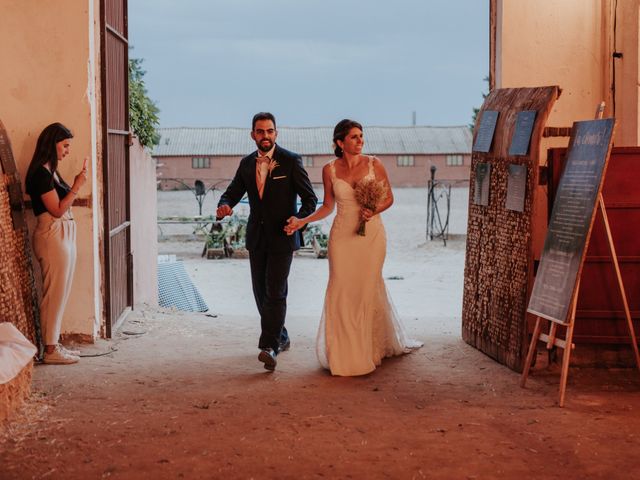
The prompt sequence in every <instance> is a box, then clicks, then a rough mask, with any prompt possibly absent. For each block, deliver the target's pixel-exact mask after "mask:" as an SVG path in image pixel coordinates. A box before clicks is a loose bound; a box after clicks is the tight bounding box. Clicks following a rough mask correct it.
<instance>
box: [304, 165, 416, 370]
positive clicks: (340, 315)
mask: <svg viewBox="0 0 640 480" xmlns="http://www.w3.org/2000/svg"><path fill="white" fill-rule="evenodd" d="M334 161H335V160H334ZM329 168H330V171H331V180H332V184H333V193H334V196H335V199H336V205H337V213H336V217H335V219H334V221H333V225H332V226H331V233H330V235H329V283H328V285H327V292H326V297H325V302H324V309H323V313H322V319H321V321H320V328H319V330H318V338H317V342H316V350H317V354H318V359H319V360H320V364H321V365H322V366H323V367H325V368H327V369H329V370H331V373H332V374H333V375H341V376H352V375H364V374H367V373H370V372H372V371H373V370H375V368H376V366H378V365H380V363H381V361H382V359H383V358H384V357H390V356H393V355H401V354H403V353H408V352H410V351H411V349H414V348H419V347H421V346H422V343H421V342H418V341H416V340H411V339H409V338H407V334H406V332H405V330H404V327H403V326H402V323H401V322H400V319H399V318H398V315H397V313H396V311H395V309H394V308H393V305H392V304H391V301H390V300H389V296H388V293H387V289H386V286H385V284H384V280H383V278H382V265H383V264H384V259H385V255H386V248H387V238H386V233H385V230H384V226H383V224H382V221H381V219H380V216H379V215H375V216H374V217H373V218H372V219H371V220H370V221H369V222H367V226H366V235H365V236H364V237H363V236H360V235H358V234H357V233H356V230H357V229H358V224H359V221H360V206H359V205H358V202H357V201H356V198H355V191H354V189H353V188H352V187H351V185H350V184H349V183H347V182H346V181H344V180H342V179H340V178H338V177H336V171H335V165H334V162H331V164H330V167H329ZM369 176H375V172H374V169H373V157H371V158H370V159H369V172H368V174H367V177H369Z"/></svg>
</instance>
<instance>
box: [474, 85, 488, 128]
mask: <svg viewBox="0 0 640 480" xmlns="http://www.w3.org/2000/svg"><path fill="white" fill-rule="evenodd" d="M483 80H484V81H485V82H487V90H488V89H489V88H488V87H489V77H488V76H487V77H484V78H483ZM487 95H489V92H486V93H483V94H482V100H484V99H485V98H487ZM478 113H480V109H479V108H474V109H473V117H471V123H470V124H469V128H470V129H471V130H473V128H474V127H475V126H476V120H477V119H478Z"/></svg>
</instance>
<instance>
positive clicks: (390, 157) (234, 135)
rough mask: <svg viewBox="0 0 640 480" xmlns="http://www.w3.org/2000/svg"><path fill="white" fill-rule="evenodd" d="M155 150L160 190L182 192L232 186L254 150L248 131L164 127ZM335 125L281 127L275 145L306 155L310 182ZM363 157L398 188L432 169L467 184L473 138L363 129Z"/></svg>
mask: <svg viewBox="0 0 640 480" xmlns="http://www.w3.org/2000/svg"><path fill="white" fill-rule="evenodd" d="M159 133H160V135H161V137H160V144H159V145H157V146H156V147H155V148H154V150H153V154H152V155H153V157H154V158H155V159H156V161H157V164H158V173H159V177H158V178H159V188H160V189H162V190H173V189H180V188H184V187H183V186H182V185H181V182H184V183H186V184H187V185H190V186H192V185H193V184H194V181H195V180H197V179H199V180H202V181H203V182H204V184H205V185H206V186H207V187H209V186H211V185H216V184H218V185H219V186H220V187H221V188H222V187H224V185H225V184H226V183H228V182H229V180H230V179H231V178H233V175H234V173H235V171H236V169H237V167H238V162H239V161H240V159H241V158H242V157H243V156H245V155H247V154H249V153H251V152H252V151H254V150H255V149H256V146H255V143H254V142H253V140H251V137H250V135H249V133H250V129H248V128H226V127H220V128H218V127H214V128H162V129H160V130H159ZM332 136H333V128H332V127H280V128H278V140H277V143H278V144H280V145H281V146H283V147H284V148H286V149H289V150H293V151H294V152H297V153H299V154H300V155H302V159H303V162H304V165H305V168H306V169H307V171H308V172H309V177H310V178H311V181H312V182H313V183H315V184H320V183H321V182H322V167H323V166H324V165H325V164H326V163H327V162H328V161H330V160H332V159H333V158H334V155H333V153H332V152H333V146H332V142H331V139H332ZM364 136H365V148H364V153H365V154H369V155H376V156H377V157H378V158H380V159H381V160H382V161H383V162H384V165H385V167H386V169H387V172H388V174H389V180H390V182H391V184H392V186H394V187H419V186H425V185H426V184H427V180H428V178H429V175H430V173H429V171H430V168H431V166H432V165H435V166H436V167H437V171H436V178H437V179H440V180H447V181H451V182H453V183H461V184H463V183H468V179H469V165H470V163H471V139H472V134H471V131H470V130H469V128H468V127H467V126H456V127H425V126H411V127H365V131H364Z"/></svg>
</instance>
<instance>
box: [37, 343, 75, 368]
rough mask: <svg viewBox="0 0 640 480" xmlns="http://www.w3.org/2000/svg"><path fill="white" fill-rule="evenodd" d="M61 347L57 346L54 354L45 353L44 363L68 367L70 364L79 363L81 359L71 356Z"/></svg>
mask: <svg viewBox="0 0 640 480" xmlns="http://www.w3.org/2000/svg"><path fill="white" fill-rule="evenodd" d="M60 347H61V345H56V348H55V350H54V351H53V352H51V353H47V352H44V360H43V361H42V362H43V363H48V364H49V365H68V364H70V363H78V361H79V360H80V357H78V356H76V355H71V354H70V353H68V352H66V351H65V350H63V349H61V348H60Z"/></svg>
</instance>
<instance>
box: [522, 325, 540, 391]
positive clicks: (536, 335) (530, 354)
mask: <svg viewBox="0 0 640 480" xmlns="http://www.w3.org/2000/svg"><path fill="white" fill-rule="evenodd" d="M541 321H542V318H540V317H536V326H535V327H534V329H533V336H532V337H531V343H530V344H529V351H528V352H527V359H526V360H525V362H524V368H523V369H522V378H521V379H520V386H521V387H524V384H525V383H527V377H528V376H529V370H530V369H531V363H532V361H533V356H534V355H535V353H536V345H537V344H538V338H540V331H541V330H542V326H541V325H540V322H541Z"/></svg>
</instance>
